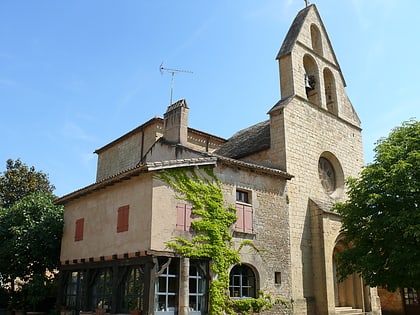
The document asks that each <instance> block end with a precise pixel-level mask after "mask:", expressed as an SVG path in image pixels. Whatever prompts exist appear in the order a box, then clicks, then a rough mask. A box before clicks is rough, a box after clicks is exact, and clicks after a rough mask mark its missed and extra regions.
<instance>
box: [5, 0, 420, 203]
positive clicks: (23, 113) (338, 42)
mask: <svg viewBox="0 0 420 315" xmlns="http://www.w3.org/2000/svg"><path fill="white" fill-rule="evenodd" d="M311 3H315V4H316V5H317V8H318V10H319V12H320V15H321V18H322V20H323V22H324V25H325V27H326V29H327V32H328V34H329V37H330V40H331V43H332V46H333V48H334V50H335V53H336V56H337V58H338V61H339V63H340V66H341V69H342V71H343V74H344V78H345V80H346V82H347V89H346V91H347V94H348V95H349V97H350V100H351V101H352V103H353V105H354V107H355V109H356V111H357V112H358V114H359V117H360V118H361V120H362V126H363V137H364V138H363V140H364V151H365V160H366V162H367V163H368V162H370V161H372V158H373V148H374V143H375V142H376V141H377V140H378V139H379V138H380V137H383V136H387V135H388V133H389V131H390V130H391V129H392V128H393V127H395V126H398V125H400V124H401V122H403V121H405V120H408V119H410V118H411V117H415V118H417V119H419V117H420V96H419V94H417V92H418V91H420V80H419V72H420V58H419V51H420V35H419V34H418V29H419V27H418V25H417V24H418V19H419V18H418V12H420V1H418V0H405V1H400V0H369V1H366V0H348V1H344V0H318V1H311ZM304 5H305V3H304V1H303V0H259V1H255V0H241V1H239V0H237V1H233V0H231V1H228V0H212V1H199V0H178V1H170V0H166V1H164V0H154V1H140V0H121V1H110V0H89V1H87V0H71V1H70V0H63V1H56V0H39V1H29V0H28V1H23V0H3V1H0V109H1V111H0V117H1V124H0V135H1V136H0V163H1V164H0V170H1V171H3V170H4V169H5V166H6V160H7V159H8V158H12V159H17V158H20V159H21V160H22V161H23V162H24V163H26V164H27V165H30V166H32V165H33V166H35V168H36V169H37V170H42V171H43V172H45V173H47V174H49V178H50V181H51V183H52V184H54V185H55V186H56V191H55V193H56V194H57V195H59V196H61V195H64V194H67V193H69V192H72V191H74V190H76V189H79V188H82V187H84V186H87V185H89V184H91V183H93V182H94V181H95V172H96V162H97V159H96V155H95V154H94V153H93V151H94V150H95V149H98V148H100V147H102V146H104V145H105V144H107V143H109V142H110V141H112V140H114V139H116V138H118V137H119V136H121V135H122V134H124V133H126V132H128V131H130V130H132V129H134V128H135V127H137V126H139V125H140V124H142V123H143V122H145V121H146V120H148V119H150V118H152V117H154V116H162V115H163V113H164V112H165V110H166V107H167V106H168V104H169V99H170V85H171V76H170V74H169V73H163V74H161V73H160V71H159V66H160V64H161V63H163V65H164V66H165V67H167V68H176V69H184V70H189V71H192V72H193V74H187V73H185V74H184V73H183V74H178V75H176V76H175V84H174V96H173V98H174V100H177V99H180V98H186V99H187V102H188V105H189V107H190V115H189V117H190V118H189V125H190V127H193V128H196V129H199V130H202V131H205V132H208V133H211V134H215V135H218V136H221V137H224V138H228V137H230V136H231V135H232V134H233V133H234V132H236V131H238V130H240V129H243V128H245V127H247V126H249V125H252V124H255V123H257V122H260V121H263V120H265V119H267V118H268V116H267V114H266V113H267V111H268V110H269V109H270V108H271V107H272V106H273V105H274V104H275V103H276V102H277V101H278V100H279V98H280V91H279V89H280V88H279V75H278V65H277V62H276V60H275V56H276V54H277V52H278V50H279V48H280V46H281V44H282V42H283V39H284V37H285V35H286V33H287V31H288V29H289V27H290V25H291V23H292V21H293V19H294V17H295V16H296V14H297V12H298V11H299V10H300V9H302V8H303V7H304Z"/></svg>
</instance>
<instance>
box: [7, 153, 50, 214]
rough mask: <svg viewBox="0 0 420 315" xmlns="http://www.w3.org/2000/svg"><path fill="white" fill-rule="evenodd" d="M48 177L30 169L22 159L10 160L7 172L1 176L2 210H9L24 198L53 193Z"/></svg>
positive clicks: (33, 168)
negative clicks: (36, 194)
mask: <svg viewBox="0 0 420 315" xmlns="http://www.w3.org/2000/svg"><path fill="white" fill-rule="evenodd" d="M54 189H55V187H54V186H53V185H51V184H50V181H49V179H48V175H47V174H45V173H43V172H39V171H36V170H35V167H33V166H31V167H28V166H26V165H25V164H24V163H22V161H21V160H20V159H17V160H16V161H13V160H12V159H8V160H7V162H6V171H4V172H3V174H2V175H1V176H0V208H9V207H11V206H12V205H13V204H14V203H15V202H16V201H18V200H20V199H22V198H23V197H25V196H27V195H29V194H31V193H34V192H39V191H45V192H50V193H52V192H53V191H54Z"/></svg>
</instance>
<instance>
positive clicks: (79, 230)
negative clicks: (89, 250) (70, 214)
mask: <svg viewBox="0 0 420 315" xmlns="http://www.w3.org/2000/svg"><path fill="white" fill-rule="evenodd" d="M84 225H85V218H80V219H77V220H76V228H75V233H74V241H75V242H77V241H81V240H83V229H84Z"/></svg>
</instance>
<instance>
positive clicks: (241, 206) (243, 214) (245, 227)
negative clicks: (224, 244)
mask: <svg viewBox="0 0 420 315" xmlns="http://www.w3.org/2000/svg"><path fill="white" fill-rule="evenodd" d="M249 197H250V193H249V192H247V191H243V190H237V191H236V215H237V216H238V220H237V221H236V225H235V231H237V232H243V233H252V231H253V228H252V225H253V219H252V205H251V204H250V201H251V200H250V198H249Z"/></svg>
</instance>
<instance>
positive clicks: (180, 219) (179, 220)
mask: <svg viewBox="0 0 420 315" xmlns="http://www.w3.org/2000/svg"><path fill="white" fill-rule="evenodd" d="M176 211H177V216H176V227H177V229H178V230H185V204H182V203H178V204H177V205H176Z"/></svg>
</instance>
